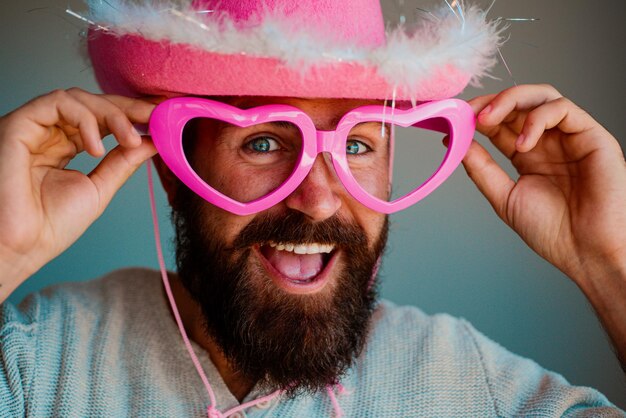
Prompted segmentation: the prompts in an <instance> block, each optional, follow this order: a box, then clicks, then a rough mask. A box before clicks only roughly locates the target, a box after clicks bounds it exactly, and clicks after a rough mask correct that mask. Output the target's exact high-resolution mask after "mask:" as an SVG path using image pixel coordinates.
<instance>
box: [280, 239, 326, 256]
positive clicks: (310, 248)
mask: <svg viewBox="0 0 626 418" xmlns="http://www.w3.org/2000/svg"><path fill="white" fill-rule="evenodd" d="M269 246H270V247H273V248H276V249H277V250H278V251H289V252H294V253H296V254H319V253H330V252H332V251H333V250H334V249H335V246H334V245H333V244H318V243H313V244H284V243H282V242H281V243H278V244H277V243H275V242H273V241H270V242H269Z"/></svg>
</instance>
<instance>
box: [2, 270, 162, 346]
mask: <svg viewBox="0 0 626 418" xmlns="http://www.w3.org/2000/svg"><path fill="white" fill-rule="evenodd" d="M159 286H160V280H159V275H158V272H155V271H153V270H149V269H140V268H132V269H123V270H117V271H114V272H111V273H109V274H107V275H106V276H103V277H101V278H99V279H95V280H91V281H86V282H72V283H62V284H58V285H54V286H51V287H48V288H46V289H44V290H42V291H40V292H36V293H33V294H31V295H29V296H27V297H26V298H25V299H24V300H23V301H22V302H21V303H20V304H19V305H18V306H14V305H12V304H9V303H5V304H2V306H0V335H4V336H5V338H8V337H9V336H16V335H31V334H34V333H39V334H40V336H41V334H49V335H52V334H55V335H56V336H57V338H61V337H62V336H63V334H66V333H72V332H73V331H74V329H73V328H72V327H71V325H75V324H77V323H80V324H90V326H91V327H93V328H95V327H96V326H97V324H98V322H99V321H101V320H103V318H106V317H108V316H110V314H111V313H116V314H117V313H126V314H130V313H136V312H137V311H139V310H142V309H146V308H148V309H149V306H150V303H151V302H153V301H154V299H155V297H157V296H158V294H159V291H160V287H159Z"/></svg>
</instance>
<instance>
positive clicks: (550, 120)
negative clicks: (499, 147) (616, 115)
mask: <svg viewBox="0 0 626 418" xmlns="http://www.w3.org/2000/svg"><path fill="white" fill-rule="evenodd" d="M594 125H597V123H596V122H595V121H594V120H593V118H592V117H591V116H589V114H588V113H587V112H585V111H584V110H582V109H581V108H579V107H578V106H576V105H575V104H574V103H572V102H571V101H570V100H568V99H566V98H565V97H561V98H558V99H556V100H552V101H551V102H548V103H546V104H544V105H542V106H539V107H537V108H536V109H534V110H532V111H531V112H530V113H529V114H528V116H527V117H526V121H525V123H524V127H523V128H522V132H521V133H520V136H519V138H518V139H517V141H516V148H517V150H518V151H520V152H528V151H530V150H532V149H533V148H534V147H535V146H536V145H537V143H538V142H539V139H540V138H541V136H542V135H543V133H544V132H545V131H547V130H549V129H553V128H558V129H559V130H560V131H562V132H563V133H566V134H575V133H580V132H584V131H586V130H588V129H591V128H593V127H594Z"/></svg>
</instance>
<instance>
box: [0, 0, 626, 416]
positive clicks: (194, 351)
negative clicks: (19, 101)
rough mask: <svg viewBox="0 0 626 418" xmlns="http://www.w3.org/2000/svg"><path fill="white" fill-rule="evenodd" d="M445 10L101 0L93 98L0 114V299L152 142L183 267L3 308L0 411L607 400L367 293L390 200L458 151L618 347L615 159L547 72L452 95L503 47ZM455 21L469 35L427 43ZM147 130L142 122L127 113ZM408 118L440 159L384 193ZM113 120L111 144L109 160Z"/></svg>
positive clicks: (307, 408)
mask: <svg viewBox="0 0 626 418" xmlns="http://www.w3.org/2000/svg"><path fill="white" fill-rule="evenodd" d="M105 3H106V4H105ZM453 4H454V5H455V6H457V9H456V11H454V10H453V11H452V14H451V13H450V11H449V8H452V5H451V4H447V6H449V8H442V10H441V11H439V12H437V13H436V14H433V16H435V18H437V24H436V25H434V26H433V25H432V22H431V25H430V26H429V25H426V26H417V27H415V28H412V32H406V29H405V28H403V27H400V28H399V29H398V30H397V31H398V32H393V33H392V34H388V35H385V31H384V28H383V24H382V16H381V12H380V5H379V4H378V1H373V0H351V1H347V2H341V3H340V2H336V1H331V0H319V1H316V2H306V3H304V2H293V1H286V0H283V1H278V0H276V1H264V2H259V1H254V0H247V1H236V2H235V1H232V2H228V1H221V2H214V1H194V2H193V3H192V4H190V5H188V7H187V8H172V7H165V6H166V5H165V4H157V5H155V4H152V3H146V4H140V5H135V4H129V3H125V2H115V4H114V5H112V4H111V3H110V2H104V3H103V2H93V3H92V4H91V6H92V9H91V14H90V15H89V18H86V19H87V20H89V21H90V22H91V23H92V26H91V35H90V38H89V48H90V55H91V59H92V62H93V64H94V70H95V72H96V75H97V77H98V80H99V82H100V84H101V86H102V88H103V90H104V91H105V92H107V93H108V94H107V95H94V94H91V93H88V92H85V91H82V90H80V89H70V90H67V91H61V90H60V91H55V92H53V93H50V94H47V95H44V96H42V97H39V98H36V99H34V100H33V101H31V102H29V103H27V104H26V105H24V106H23V107H21V108H19V109H17V110H15V111H14V112H11V113H10V114H8V115H6V116H4V117H2V119H0V138H1V140H0V161H1V164H0V178H2V179H3V180H2V181H1V182H0V197H1V200H0V201H1V202H2V206H1V207H0V229H1V230H2V231H3V232H2V234H1V236H0V269H1V271H2V272H3V279H2V280H3V281H2V287H1V288H0V296H1V297H2V300H4V299H5V298H6V297H7V296H8V295H9V294H10V293H11V292H12V291H13V290H14V289H15V288H16V287H17V286H18V285H19V284H20V283H22V282H23V281H24V280H26V279H27V278H28V277H29V276H31V275H32V274H33V273H34V272H36V271H37V270H38V269H39V268H41V267H42V266H43V265H45V264H46V263H47V262H49V261H50V260H51V259H52V258H54V257H55V256H56V255H58V254H59V253H61V252H62V251H63V250H64V249H66V248H67V247H68V246H69V245H71V244H72V243H73V242H74V241H75V240H76V239H78V237H79V236H80V235H81V234H82V233H83V232H84V231H85V229H86V228H87V227H88V226H89V225H90V224H91V223H92V222H93V221H94V220H95V219H96V218H97V217H98V216H99V215H100V214H101V213H102V212H103V211H104V209H105V208H106V206H107V204H108V203H109V202H110V200H111V198H112V197H113V195H114V194H115V193H116V191H117V190H118V189H119V188H120V187H121V185H122V184H123V183H124V182H125V181H126V179H127V178H128V177H129V176H130V175H131V174H132V173H133V172H134V171H135V170H136V169H137V168H138V167H139V166H140V165H141V164H142V163H143V162H145V161H146V160H149V159H150V158H152V159H153V161H154V164H155V166H156V168H157V170H158V174H159V176H160V179H161V183H162V185H163V187H164V189H165V191H166V193H167V196H168V200H169V203H170V205H171V207H172V218H173V221H174V224H175V227H176V251H177V264H178V265H177V267H178V269H177V272H176V273H171V272H167V271H165V268H164V267H163V265H162V266H161V270H162V271H161V272H160V273H157V272H153V271H150V270H140V269H129V270H122V271H118V272H114V273H112V274H111V275H109V276H107V277H105V278H103V279H100V280H96V281H93V282H89V283H85V284H81V285H71V286H70V285H64V286H59V287H56V288H54V289H51V290H48V291H45V292H42V293H39V294H35V295H33V296H31V297H30V298H29V299H28V300H27V301H26V302H25V303H24V304H23V305H21V306H20V307H19V308H18V307H15V306H13V305H10V304H8V303H3V305H2V311H1V312H2V313H1V317H0V318H1V320H0V327H1V328H0V336H1V339H0V354H1V357H0V358H1V359H2V362H1V363H0V399H1V400H2V403H1V404H0V412H1V413H2V415H3V416H4V415H6V416H21V415H29V416H208V417H209V418H217V417H242V416H251V417H252V416H307V417H308V416H312V417H317V416H340V415H347V416H375V417H385V416H389V417H391V416H476V417H483V416H530V415H540V416H563V415H566V416H598V415H602V416H623V413H622V412H621V411H619V410H617V409H616V408H615V407H614V406H613V405H612V404H611V403H610V402H609V401H608V400H607V399H606V398H605V397H604V396H603V395H601V394H600V393H598V392H597V391H595V390H593V389H590V388H581V387H574V386H571V385H569V383H568V382H567V381H566V380H565V379H564V378H562V377H561V376H559V375H557V374H555V373H552V372H549V371H546V370H544V369H542V368H541V367H540V366H538V365H537V364H535V363H534V362H532V361H530V360H527V359H524V358H521V357H518V356H516V355H514V354H511V353H509V352H507V351H506V350H504V349H503V348H502V347H500V346H498V345H497V344H495V343H493V342H491V341H490V340H488V339H487V338H486V337H484V336H483V335H482V334H480V333H479V332H478V331H476V330H475V329H474V328H473V327H472V326H471V325H469V324H468V323H467V322H466V321H463V320H458V319H455V318H451V317H449V316H446V315H437V316H432V317H430V316H427V315H425V314H423V313H422V312H420V311H419V310H417V309H415V308H410V307H397V306H394V305H393V304H391V303H389V302H386V301H379V300H378V298H377V295H376V290H377V270H378V266H379V263H380V260H381V257H382V254H383V251H384V248H385V244H386V239H387V233H388V218H387V216H388V214H390V213H393V212H396V211H398V210H401V209H404V208H406V207H408V206H410V205H412V204H414V203H416V202H417V201H419V200H420V199H422V198H424V197H425V196H426V195H428V194H429V193H430V192H432V191H433V190H434V189H435V188H436V187H437V186H438V185H440V184H441V183H442V182H443V181H444V180H445V178H446V177H447V176H449V175H450V173H451V172H452V171H453V170H454V168H455V167H456V166H457V165H458V164H460V162H461V160H463V163H464V165H465V168H466V169H467V171H468V173H469V175H470V177H471V178H472V180H473V181H474V182H475V183H476V184H477V186H478V188H479V189H480V190H481V191H482V192H483V194H484V195H485V196H486V198H487V199H488V200H489V202H490V203H491V204H492V205H493V207H494V209H495V211H496V213H497V214H498V215H499V216H500V217H501V218H502V219H503V220H504V221H505V222H506V223H507V224H508V225H510V226H511V227H512V228H513V229H514V230H515V231H516V232H518V233H519V234H520V235H521V236H522V238H523V239H524V240H525V241H526V242H527V243H528V245H529V246H530V247H531V248H533V249H534V250H535V251H536V252H538V253H539V254H540V255H542V256H543V257H544V258H546V259H547V260H549V261H550V262H551V263H553V264H554V265H555V266H557V267H558V268H559V269H561V270H562V271H564V272H565V273H566V274H568V276H569V277H571V278H572V280H574V282H575V283H576V284H578V285H579V287H581V289H583V291H584V293H585V295H586V296H587V297H588V298H589V300H590V302H591V303H592V304H593V306H594V307H595V308H596V311H597V313H598V316H599V318H600V320H601V321H602V322H603V324H604V325H605V327H606V329H607V330H608V332H609V335H610V336H611V338H612V341H613V343H614V345H615V348H616V351H617V353H618V356H619V357H620V359H622V363H624V361H623V360H624V359H625V358H626V325H625V324H624V321H623V318H624V315H625V314H626V290H625V289H626V266H625V264H626V263H625V261H624V260H626V254H625V251H626V249H625V247H624V245H623V243H624V242H626V236H625V235H626V232H625V231H626V166H625V164H624V158H623V154H622V151H621V149H620V147H619V145H618V143H617V141H616V140H615V138H613V137H612V136H611V134H610V133H608V132H607V131H606V130H604V129H603V128H602V127H601V126H600V125H599V124H598V123H597V122H596V121H594V120H593V119H592V118H591V117H590V116H589V115H588V114H586V113H585V112H583V111H581V110H580V109H579V108H578V107H577V106H575V105H574V104H573V103H571V102H570V101H568V100H567V99H565V98H563V97H562V96H561V94H560V93H559V92H558V91H556V90H555V89H554V88H553V87H551V86H545V85H529V86H519V87H516V88H512V89H509V90H506V91H504V92H502V93H500V94H498V95H488V96H482V97H478V98H476V99H474V100H472V101H470V102H469V104H468V103H465V102H462V101H459V100H456V99H450V97H452V96H454V95H456V94H458V93H459V92H460V91H461V90H462V89H463V88H464V87H465V86H466V85H467V83H468V82H469V81H470V80H471V79H474V78H476V77H478V76H480V75H482V74H484V73H485V71H487V70H488V68H489V66H490V65H491V64H492V63H493V59H492V58H493V54H494V53H495V52H496V50H497V46H498V45H499V41H500V32H499V30H498V28H497V26H496V25H494V24H493V23H489V22H485V20H484V19H485V16H484V14H483V13H481V12H479V11H478V10H477V9H474V8H471V7H465V6H462V5H458V4H457V2H453ZM159 6H163V7H159ZM461 17H462V20H461V19H460V18H461ZM459 37H460V38H461V39H463V40H464V42H465V43H463V45H464V48H457V49H454V48H453V47H452V46H450V43H446V42H443V41H442V40H450V39H458V38H459ZM303 45H304V47H303ZM311 45H313V46H311ZM454 45H456V44H454ZM305 47H306V48H308V50H307V52H306V53H305V52H302V49H303V48H305ZM399 47H406V48H408V49H402V48H399ZM398 50H401V51H407V50H408V51H409V54H408V56H404V55H403V54H404V52H403V54H401V55H402V56H399V55H393V52H394V51H398ZM233 51H234V52H233ZM381 57H386V58H387V59H385V60H381ZM451 57H453V58H451ZM416 62H419V63H420V64H419V65H416V64H415V63H416ZM389 63H393V66H391V67H390V64H389ZM424 63H428V65H426V64H424ZM392 67H393V68H392ZM395 67H398V68H399V69H398V68H395ZM394 68H395V69H394ZM130 97H134V98H130ZM138 97H139V98H138ZM389 97H391V98H392V102H393V103H392V105H391V106H389V105H388V104H387V100H386V99H387V98H389ZM417 102H419V104H418V103H417ZM413 103H415V104H413ZM146 124H149V134H150V135H144V136H141V135H140V134H139V133H138V132H137V130H136V129H135V127H133V125H136V126H140V125H146ZM401 126H402V127H412V128H413V127H414V128H421V129H427V130H433V131H440V132H443V133H445V134H446V139H445V140H444V143H445V146H446V147H447V148H448V151H447V153H446V157H445V158H444V161H443V162H442V164H441V166H440V167H439V168H438V169H437V170H436V171H435V173H433V175H432V176H431V177H429V178H428V180H426V181H425V182H424V183H423V184H422V185H421V186H419V187H417V188H415V189H412V190H410V191H409V192H408V193H407V194H406V195H405V196H402V197H400V198H397V199H396V198H392V197H391V196H392V188H393V187H392V184H391V179H392V169H393V146H394V140H395V137H394V132H395V128H396V127H401ZM474 127H477V128H478V130H479V131H480V132H481V133H483V134H485V135H486V136H488V137H489V138H490V139H491V141H492V142H493V143H494V144H495V146H496V147H497V148H498V149H499V150H500V151H501V152H502V153H503V154H504V155H505V156H507V157H508V158H510V159H511V160H512V162H513V164H514V166H515V167H516V168H517V170H518V172H519V174H520V177H519V178H518V179H517V181H513V180H512V179H511V178H509V176H508V174H506V173H505V172H504V171H503V170H502V168H500V167H499V166H498V165H497V164H496V163H495V162H494V160H493V159H492V158H491V156H490V155H489V154H488V153H487V152H486V151H485V149H483V148H482V147H481V146H480V145H478V144H477V143H476V142H473V141H472V135H473V132H474ZM109 133H112V134H113V135H114V136H115V137H116V139H117V141H118V142H119V146H118V147H117V148H115V149H114V150H112V151H110V152H109V153H107V154H106V155H104V154H105V150H104V148H103V146H102V142H101V139H102V137H103V136H105V135H107V134H109ZM83 151H86V152H88V153H89V154H91V155H93V156H98V157H102V156H103V159H102V161H101V162H100V164H99V165H98V166H97V167H96V168H95V170H94V171H93V172H92V173H89V174H88V175H85V174H82V173H79V172H76V171H72V170H68V169H66V166H67V164H68V162H69V161H70V160H71V159H72V158H74V156H76V155H77V154H78V153H80V152H83ZM157 152H158V154H157ZM155 232H156V233H157V234H156V235H157V237H158V229H155ZM160 257H161V259H162V255H160ZM161 279H163V284H161V281H160V280H161ZM167 301H169V302H170V303H169V305H168V304H167ZM177 326H178V330H177V329H176V328H177ZM179 332H180V334H181V335H182V338H183V342H181V341H180V335H179ZM183 343H184V344H183ZM188 356H191V360H192V361H191V362H190V361H189V357H188Z"/></svg>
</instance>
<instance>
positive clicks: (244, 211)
mask: <svg viewBox="0 0 626 418" xmlns="http://www.w3.org/2000/svg"><path fill="white" fill-rule="evenodd" d="M194 118H212V119H216V120H221V121H224V122H227V123H230V124H232V125H235V126H240V127H248V126H251V125H256V124H261V123H268V122H278V121H282V122H290V123H293V124H294V125H296V126H297V127H298V128H299V129H300V131H301V133H302V138H303V143H302V152H301V155H300V159H299V161H298V162H297V164H296V167H295V169H294V171H293V173H291V175H290V176H289V177H288V178H287V180H285V182H284V183H283V184H282V185H281V186H280V187H278V188H277V189H276V190H274V191H272V192H271V193H269V194H268V195H266V196H263V197H261V198H259V199H256V200H253V201H251V202H247V203H242V202H238V201H236V200H234V199H232V198H230V197H228V196H226V195H224V194H222V193H220V192H219V191H217V190H215V189H214V188H213V187H211V186H209V185H208V184H207V183H206V182H205V181H204V180H202V178H201V177H200V176H198V175H197V174H196V173H195V171H194V170H193V168H192V167H191V165H190V164H189V162H188V161H187V158H186V157H185V152H184V150H183V139H182V135H183V129H184V128H185V125H186V124H187V122H189V121H190V120H191V119H194ZM372 121H376V122H383V123H390V124H392V125H397V126H402V127H409V126H415V127H419V128H423V129H429V130H434V131H439V132H443V133H446V134H449V138H450V140H449V145H448V150H447V152H446V154H445V156H444V158H443V161H442V163H441V165H440V166H439V168H438V169H437V170H436V171H435V172H434V173H433V174H432V175H431V176H430V178H429V179H428V180H426V181H425V182H424V183H423V184H422V185H421V186H419V187H418V188H416V189H415V190H413V191H412V192H410V193H408V194H407V195H405V196H403V197H401V198H398V199H396V200H394V201H391V202H387V201H384V200H381V199H379V198H377V197H375V196H372V195H370V194H369V193H368V192H367V191H365V190H364V189H363V188H362V187H361V186H360V185H359V184H358V182H357V181H356V180H355V179H354V177H353V176H352V173H351V172H350V167H349V164H348V161H347V158H346V141H347V138H348V134H349V133H350V130H351V129H352V128H353V127H354V126H355V125H357V124H359V123H363V122H372ZM475 126H476V120H475V116H474V112H473V111H472V108H471V107H470V106H469V104H467V103H466V102H464V101H462V100H458V99H446V100H441V101H436V102H428V103H424V104H421V105H419V106H416V107H413V108H411V109H407V110H403V109H394V110H393V111H392V110H391V109H390V108H388V107H384V106H363V107H359V108H357V109H354V110H352V111H350V112H348V113H346V114H345V115H344V116H343V117H342V119H341V120H340V121H339V123H338V124H337V128H336V129H335V130H334V131H319V130H317V129H316V128H315V125H314V123H313V121H312V120H311V118H310V117H309V116H308V115H307V114H306V113H305V112H303V111H302V110H300V109H298V108H296V107H293V106H287V105H280V104H272V105H265V106H260V107H255V108H251V109H239V108H237V107H234V106H230V105H227V104H225V103H221V102H217V101H213V100H209V99H201V98H195V97H179V98H174V99H169V100H166V101H164V102H162V103H161V104H159V105H158V106H157V107H156V109H155V110H154V111H153V113H152V115H151V117H150V127H149V129H150V134H151V135H152V139H153V141H154V144H155V146H156V148H157V150H158V152H159V154H160V155H161V158H162V159H163V161H164V162H165V164H166V165H167V166H168V167H169V168H170V170H172V172H173V173H174V174H175V175H176V176H177V177H178V178H179V179H180V180H181V181H182V182H183V183H184V184H185V185H187V187H189V188H190V189H191V190H193V191H194V192H195V193H197V194H198V195H199V196H200V197H202V198H203V199H205V200H206V201H208V202H209V203H212V204H213V205H215V206H218V207H220V208H222V209H224V210H227V211H229V212H232V213H234V214H237V215H250V214H254V213H257V212H261V211H263V210H266V209H268V208H270V207H272V206H274V205H275V204H277V203H279V202H281V201H282V200H283V199H285V198H286V197H287V196H289V195H290V194H291V193H292V192H293V191H294V190H296V188H297V187H298V186H299V185H300V183H302V181H303V180H304V179H305V178H306V176H307V175H308V173H309V171H310V170H311V168H312V166H313V164H314V162H315V159H316V158H317V156H318V155H319V154H320V153H322V152H327V153H329V154H330V155H331V156H332V162H333V167H334V169H335V171H336V173H337V176H338V177H339V179H340V180H341V182H342V184H343V186H344V187H345V188H346V190H347V191H348V193H350V195H351V196H352V197H353V198H355V199H356V200H357V201H359V202H361V203H362V204H363V205H365V206H366V207H368V208H370V209H372V210H375V211H377V212H381V213H386V214H390V213H394V212H397V211H400V210H403V209H406V208H407V207H409V206H411V205H413V204H415V203H417V202H418V201H420V200H421V199H423V198H425V197H426V196H428V195H429V194H430V193H432V192H433V191H434V190H435V189H436V188H437V187H439V186H440V185H441V184H442V183H443V182H444V181H445V180H446V179H447V178H448V177H449V176H450V175H451V174H452V172H453V171H454V170H455V169H456V168H457V167H458V166H459V164H460V163H461V161H462V160H463V157H464V156H465V154H466V153H467V150H468V149H469V146H470V145H471V142H472V138H473V136H474V131H475Z"/></svg>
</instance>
